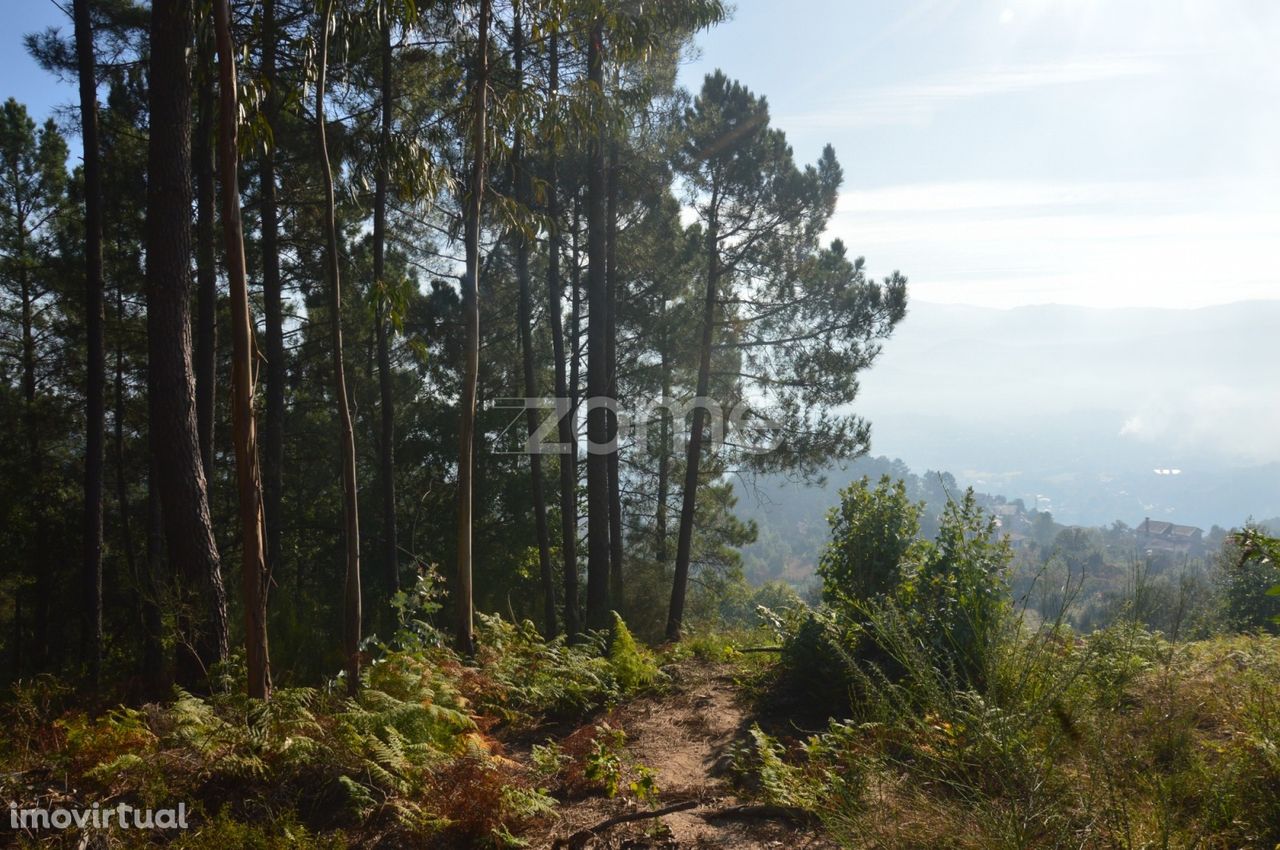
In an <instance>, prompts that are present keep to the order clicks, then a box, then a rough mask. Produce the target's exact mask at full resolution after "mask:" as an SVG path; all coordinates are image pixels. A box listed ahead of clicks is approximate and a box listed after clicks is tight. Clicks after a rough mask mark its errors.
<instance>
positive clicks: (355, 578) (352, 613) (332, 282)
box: [316, 0, 362, 693]
mask: <svg viewBox="0 0 1280 850" xmlns="http://www.w3.org/2000/svg"><path fill="white" fill-rule="evenodd" d="M332 19H333V0H325V4H324V11H323V14H322V15H321V18H320V27H321V30H320V56H319V63H318V70H317V74H316V139H317V141H318V144H319V149H320V164H321V167H322V169H323V178H324V231H325V259H326V265H327V267H328V273H329V329H330V336H331V339H332V346H333V392H334V395H335V396H336V397H337V399H338V426H339V429H340V432H339V439H340V442H341V445H342V495H343V499H342V507H343V518H344V523H343V527H344V529H345V532H346V534H345V536H346V551H347V576H346V586H345V604H344V612H345V615H344V617H343V652H344V654H345V656H346V672H347V677H348V681H347V687H348V688H349V689H350V690H351V692H352V693H354V692H355V691H357V690H359V688H360V632H361V628H362V627H361V599H360V515H359V502H358V492H357V486H358V485H357V483H356V440H355V431H354V430H353V428H352V425H351V405H350V400H349V399H348V398H347V376H346V370H345V368H344V367H343V361H342V276H341V272H340V269H339V264H338V222H337V211H336V201H335V199H334V195H333V167H332V166H331V165H330V163H329V142H328V138H327V136H326V134H325V117H324V94H325V74H326V73H327V71H328V66H329V26H330V23H331V21H332Z"/></svg>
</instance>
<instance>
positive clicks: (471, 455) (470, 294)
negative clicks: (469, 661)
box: [456, 0, 492, 655]
mask: <svg viewBox="0 0 1280 850" xmlns="http://www.w3.org/2000/svg"><path fill="white" fill-rule="evenodd" d="M491 14H492V8H491V3H490V0H480V20H479V33H478V41H477V45H476V73H475V79H474V81H473V83H472V85H473V86H474V90H473V97H474V106H473V107H472V109H473V112H472V117H471V121H472V124H471V156H472V165H471V178H470V185H469V186H468V187H467V198H466V206H465V211H464V214H463V216H464V221H463V228H464V231H465V236H464V240H465V243H466V254H467V257H466V270H465V272H464V274H463V278H462V322H463V331H464V337H465V341H464V343H463V351H464V355H463V356H464V359H465V362H464V365H463V378H462V411H461V420H460V423H459V428H458V432H459V435H458V599H457V604H458V612H457V613H458V628H457V635H456V639H457V645H458V651H459V652H462V653H463V654H465V655H471V654H472V653H473V652H474V651H475V639H474V625H473V612H472V608H473V602H472V589H471V510H472V501H473V490H474V484H475V482H474V474H475V424H476V390H477V380H478V377H479V371H480V300H479V294H478V286H477V284H478V281H479V274H480V214H481V211H482V209H483V203H484V181H485V167H486V161H485V160H486V157H485V132H486V126H487V120H486V119H487V114H486V113H487V111H488V89H489V19H490V16H491Z"/></svg>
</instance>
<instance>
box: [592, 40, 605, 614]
mask: <svg viewBox="0 0 1280 850" xmlns="http://www.w3.org/2000/svg"><path fill="white" fill-rule="evenodd" d="M603 42H604V21H603V19H602V18H597V19H596V21H595V23H594V24H593V25H592V28H591V35H590V40H589V42H588V47H587V80H588V82H589V84H590V87H591V91H592V95H591V96H592V97H600V96H601V95H600V92H601V90H602V85H603V81H604V43H603ZM595 112H596V118H595V120H594V121H593V123H592V128H591V132H592V137H591V152H590V160H589V164H588V167H587V405H588V407H587V628H588V629H603V628H606V627H608V625H609V458H608V457H607V456H606V455H605V454H604V444H605V443H607V442H608V440H609V419H608V414H607V411H606V410H605V408H604V407H602V406H600V401H601V400H602V399H603V398H604V396H606V395H607V394H608V392H609V369H608V364H607V361H606V358H607V356H608V348H607V336H608V333H607V327H608V310H609V307H608V292H607V285H606V283H607V276H606V270H605V262H606V253H607V248H608V246H607V242H608V238H607V235H606V223H605V203H606V198H605V195H606V191H605V153H604V141H603V138H602V137H603V134H604V128H603V127H602V126H601V122H602V121H603V116H602V115H600V109H599V108H598V104H597V109H596V110H595Z"/></svg>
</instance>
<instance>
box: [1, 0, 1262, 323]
mask: <svg viewBox="0 0 1280 850" xmlns="http://www.w3.org/2000/svg"><path fill="white" fill-rule="evenodd" d="M4 12H5V24H4V27H3V29H2V30H0V81H3V91H0V96H3V97H8V96H14V97H17V98H18V99H19V100H21V101H23V102H25V103H26V104H27V105H28V107H29V108H30V110H31V112H32V114H33V115H34V116H35V117H36V118H37V120H43V118H44V117H45V116H47V115H48V114H49V113H50V110H51V109H53V108H54V107H55V106H57V105H66V104H70V103H71V102H72V101H73V98H74V96H75V92H74V89H73V88H72V87H71V86H70V85H67V84H59V83H57V82H56V81H55V80H54V79H53V78H52V77H51V76H49V75H48V74H45V73H44V72H43V71H41V70H40V69H39V68H38V67H36V65H35V63H34V62H32V61H31V59H30V58H29V57H28V56H27V54H26V52H25V50H24V48H23V46H22V35H23V34H24V33H27V32H32V31H35V30H40V29H43V28H44V27H46V26H49V25H62V26H64V27H67V26H69V25H68V24H67V23H66V18H65V16H64V15H63V13H62V12H61V11H60V10H59V8H58V7H57V6H55V5H54V3H53V2H52V0H5V4H4ZM1277 43H1280V3H1276V2H1274V1H1273V0H899V2H884V1H883V0H785V2H780V0H739V2H738V4H737V7H736V9H735V12H734V15H733V18H732V19H731V20H730V21H728V22H726V23H724V24H722V25H720V26H719V27H716V28H715V29H713V30H711V31H709V32H707V33H704V34H703V35H701V36H700V37H699V38H698V41H697V45H698V50H699V54H700V55H699V56H698V57H697V58H696V59H695V60H694V61H692V62H690V63H689V64H688V65H686V67H685V68H684V69H683V71H682V75H681V79H682V82H684V83H685V85H687V86H688V87H689V88H691V89H694V90H696V89H697V87H698V86H699V85H700V84H701V80H702V77H703V75H704V74H705V73H706V72H708V71H710V70H713V69H715V68H717V67H718V68H721V69H723V70H724V71H725V72H726V73H727V74H729V75H730V76H732V77H737V78H738V79H740V80H742V82H744V83H745V84H746V85H748V86H749V87H750V88H751V89H752V90H753V91H756V92H757V93H760V94H763V95H765V96H766V97H767V98H768V100H769V103H770V107H771V112H772V116H773V120H774V124H775V125H776V126H778V127H781V128H782V129H783V130H785V131H786V132H787V135H788V138H789V139H790V140H791V142H792V144H793V146H794V148H795V150H796V155H797V157H799V158H800V159H802V160H804V161H812V160H814V159H815V158H816V157H817V155H818V153H819V152H820V151H821V148H822V145H823V144H825V143H827V142H830V143H832V144H833V145H834V146H835V149H836V153H837V155H838V156H839V158H840V161H841V163H842V164H843V166H844V171H845V185H844V190H843V192H842V194H841V197H840V202H839V205H838V209H837V212H836V215H835V217H834V219H833V221H832V224H831V229H830V235H831V236H833V237H839V238H841V239H844V240H845V242H846V243H847V244H848V246H849V248H850V250H851V251H852V252H854V253H856V254H860V255H864V256H866V257H867V261H868V267H869V268H870V269H871V270H872V271H873V272H875V273H877V274H883V273H888V272H890V271H893V270H895V269H897V270H900V271H902V272H903V273H904V274H906V275H907V276H908V278H909V279H910V281H911V295H912V297H913V298H914V299H917V300H923V301H932V302H942V303H958V304H974V305H981V306H994V307H1016V306H1021V305H1028V304H1042V303H1060V304H1077V305H1087V306H1095V307H1111V306H1125V307H1151V306H1158V307H1174V308H1185V307H1196V306H1203V305H1207V304H1221V303H1230V302H1235V301H1241V300H1250V299H1272V298H1277V297H1280V61H1276V60H1275V59H1274V49H1275V48H1274V46H1275V45H1276V44H1277ZM77 148H78V146H73V150H74V149H77Z"/></svg>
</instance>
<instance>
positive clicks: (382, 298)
mask: <svg viewBox="0 0 1280 850" xmlns="http://www.w3.org/2000/svg"><path fill="white" fill-rule="evenodd" d="M380 36H381V43H382V81H381V86H382V124H381V128H380V131H379V134H378V148H379V150H378V173H377V175H376V177H375V183H374V190H373V292H374V322H375V325H376V329H377V343H378V395H379V406H380V408H381V409H380V410H379V413H380V415H381V425H382V434H381V440H380V442H381V445H380V446H379V447H378V448H379V451H380V454H379V458H378V461H379V467H378V475H379V478H380V481H379V484H380V485H381V490H382V547H383V548H382V552H383V555H382V556H383V560H384V561H385V564H384V568H385V570H386V582H387V594H388V597H390V596H392V595H394V594H395V592H396V591H398V590H399V589H400V544H399V542H398V541H397V539H396V536H397V535H396V445H395V442H396V420H395V400H394V398H393V396H392V393H391V341H390V336H391V333H390V329H389V328H388V327H387V304H388V303H389V299H388V298H387V294H386V291H385V290H386V286H387V280H386V250H387V183H388V182H389V179H390V156H391V120H392V116H391V97H392V92H391V16H390V15H389V14H387V13H386V10H383V15H382V31H381V33H380Z"/></svg>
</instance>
